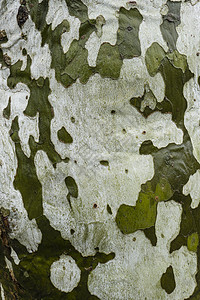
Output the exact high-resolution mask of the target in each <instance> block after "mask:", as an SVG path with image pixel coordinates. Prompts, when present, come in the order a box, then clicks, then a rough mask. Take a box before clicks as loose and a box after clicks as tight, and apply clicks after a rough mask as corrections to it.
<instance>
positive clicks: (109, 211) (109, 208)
mask: <svg viewBox="0 0 200 300" xmlns="http://www.w3.org/2000/svg"><path fill="white" fill-rule="evenodd" d="M107 212H108V213H109V214H110V215H112V210H111V207H110V205H109V204H107Z"/></svg>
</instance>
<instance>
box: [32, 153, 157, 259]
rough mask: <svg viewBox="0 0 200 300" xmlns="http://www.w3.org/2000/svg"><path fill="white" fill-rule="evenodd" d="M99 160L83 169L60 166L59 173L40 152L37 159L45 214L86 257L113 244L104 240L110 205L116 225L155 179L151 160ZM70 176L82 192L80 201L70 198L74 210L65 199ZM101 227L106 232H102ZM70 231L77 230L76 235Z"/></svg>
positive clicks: (119, 157) (130, 157)
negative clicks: (126, 207)
mask: <svg viewBox="0 0 200 300" xmlns="http://www.w3.org/2000/svg"><path fill="white" fill-rule="evenodd" d="M95 158H96V157H95ZM97 158H98V161H95V160H94V161H90V163H91V165H89V164H88V165H87V164H85V165H82V166H80V165H77V164H75V163H74V162H71V161H70V162H69V164H67V165H66V164H65V163H60V164H57V167H56V170H55V169H54V168H53V167H52V166H51V163H50V162H49V160H48V158H47V155H46V154H45V153H44V152H42V151H39V152H38V153H37V155H36V158H35V165H36V170H37V175H38V178H39V180H40V182H41V183H42V186H43V191H42V192H43V208H44V214H45V215H46V217H47V218H48V219H49V220H50V222H51V225H52V226H53V227H54V228H55V229H57V230H59V231H60V232H61V234H62V237H63V238H65V239H69V240H70V242H71V243H72V244H73V246H74V247H75V248H76V249H77V250H78V251H80V252H81V253H82V254H83V255H84V256H88V255H94V254H95V249H94V248H95V247H97V246H99V244H100V243H101V242H102V239H103V240H104V243H107V244H109V243H110V240H109V239H108V238H107V236H106V235H105V236H104V232H105V230H106V231H108V230H109V227H107V225H106V224H104V223H106V222H107V221H108V220H109V219H110V218H111V216H110V215H109V214H108V212H107V204H109V206H110V207H111V210H112V213H113V215H112V221H113V222H115V216H116V213H117V210H118V208H119V206H120V205H121V204H123V203H125V204H129V205H134V204H135V203H136V200H137V197H138V194H139V191H140V188H141V184H142V183H144V182H146V181H147V180H148V179H151V178H152V176H153V161H152V158H151V156H140V155H128V154H126V155H125V154H122V153H118V154H117V155H115V154H112V155H108V154H107V155H103V153H101V154H99V157H97ZM101 159H108V161H109V167H105V166H102V165H101V164H100V163H99V161H100V160H101ZM95 163H96V166H95ZM126 170H128V173H126ZM67 176H72V177H73V178H74V179H75V181H76V183H77V185H78V191H79V195H78V198H76V199H75V198H73V197H71V205H72V209H71V208H70V206H69V203H68V201H67V198H66V196H67V194H68V190H67V187H66V185H65V182H64V180H65V178H66V177H67ZM94 204H96V205H97V207H96V208H94ZM103 224H104V225H103ZM102 226H103V227H105V228H106V229H102V231H101V227H102ZM71 229H75V233H74V234H73V235H71V233H70V230H71Z"/></svg>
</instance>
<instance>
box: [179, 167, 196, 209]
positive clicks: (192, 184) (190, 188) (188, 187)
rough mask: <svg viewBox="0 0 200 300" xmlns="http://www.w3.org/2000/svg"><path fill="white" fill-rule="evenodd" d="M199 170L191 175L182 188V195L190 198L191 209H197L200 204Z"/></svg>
mask: <svg viewBox="0 0 200 300" xmlns="http://www.w3.org/2000/svg"><path fill="white" fill-rule="evenodd" d="M199 182H200V170H198V171H197V172H196V173H195V174H194V175H191V176H190V178H189V180H188V182H187V183H186V184H185V185H184V187H183V194H184V195H186V196H187V195H189V194H190V196H191V198H192V203H191V207H192V208H193V209H194V208H196V207H198V205H199V202H200V185H199Z"/></svg>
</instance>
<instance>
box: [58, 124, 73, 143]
mask: <svg viewBox="0 0 200 300" xmlns="http://www.w3.org/2000/svg"><path fill="white" fill-rule="evenodd" d="M57 135H58V139H59V141H60V142H62V143H65V144H71V143H72V142H73V138H72V137H71V135H70V134H69V133H68V132H67V130H66V129H65V127H62V128H61V129H59V130H58V132H57Z"/></svg>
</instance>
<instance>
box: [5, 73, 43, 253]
mask: <svg viewBox="0 0 200 300" xmlns="http://www.w3.org/2000/svg"><path fill="white" fill-rule="evenodd" d="M8 75H9V72H8V70H7V69H3V70H1V71H0V87H1V90H0V97H1V103H0V145H1V147H0V169H1V176H0V186H1V189H0V207H4V208H6V209H9V210H10V215H9V218H8V220H9V224H10V228H11V233H10V238H13V239H14V238H16V239H17V240H18V241H19V242H20V243H21V244H22V245H24V246H25V247H26V248H27V250H28V251H29V252H33V251H36V250H37V248H38V245H39V243H40V242H41V239H42V234H41V231H40V230H39V228H38V227H37V224H36V221H35V220H32V221H30V220H29V218H28V214H27V211H26V209H25V208H24V204H23V201H22V197H21V194H20V192H19V191H17V190H15V189H14V186H13V181H14V178H15V175H16V171H17V157H16V153H15V146H14V143H13V141H12V139H11V137H10V132H9V131H10V128H11V124H12V120H13V119H14V118H15V116H18V117H19V122H20V125H21V127H20V131H21V133H22V136H21V138H22V147H23V145H25V144H26V146H27V142H26V139H27V138H28V135H29V134H32V135H33V136H35V138H36V139H37V138H38V126H37V118H34V119H29V118H28V117H25V116H24V114H23V111H24V109H25V108H26V105H27V103H28V100H27V99H26V96H28V93H29V90H28V88H27V87H26V86H25V85H23V84H18V85H17V86H16V88H15V89H13V90H9V89H8V87H7V85H6V81H7V77H8ZM9 97H11V115H10V118H9V120H7V119H5V118H4V117H3V110H4V108H5V107H6V106H7V105H8V99H9ZM26 146H25V147H26ZM26 149H27V154H28V149H29V147H27V148H26Z"/></svg>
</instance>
